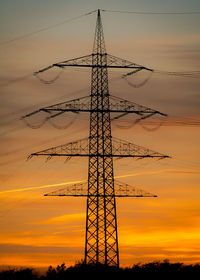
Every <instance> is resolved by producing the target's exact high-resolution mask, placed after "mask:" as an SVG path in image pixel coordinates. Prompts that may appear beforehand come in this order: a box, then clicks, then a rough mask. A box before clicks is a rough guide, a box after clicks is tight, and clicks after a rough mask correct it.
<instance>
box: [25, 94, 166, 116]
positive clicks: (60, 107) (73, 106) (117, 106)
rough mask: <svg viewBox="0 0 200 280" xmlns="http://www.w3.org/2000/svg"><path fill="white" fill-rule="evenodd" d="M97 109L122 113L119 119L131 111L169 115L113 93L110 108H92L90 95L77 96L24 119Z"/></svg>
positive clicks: (143, 113)
mask: <svg viewBox="0 0 200 280" xmlns="http://www.w3.org/2000/svg"><path fill="white" fill-rule="evenodd" d="M96 111H98V112H110V113H120V115H117V116H115V117H114V119H119V118H120V117H122V116H124V115H127V114H130V113H134V114H136V115H139V116H140V119H145V118H148V117H150V116H152V115H155V114H158V115H162V116H167V114H164V113H161V112H159V111H157V110H154V109H151V108H149V107H145V106H143V105H139V104H137V103H134V102H132V101H128V100H126V99H122V98H119V97H116V96H113V95H111V96H110V105H109V109H107V108H106V109H91V101H90V96H85V97H81V98H76V99H73V100H69V101H65V102H61V103H57V104H54V105H50V106H46V107H43V108H40V109H38V110H36V111H34V112H31V113H29V114H27V115H25V116H23V117H22V119H26V118H28V117H31V116H33V115H35V114H37V113H39V112H46V113H47V114H48V116H47V118H46V119H50V118H54V117H56V116H59V115H60V114H63V113H65V112H73V113H80V112H89V113H90V112H96Z"/></svg>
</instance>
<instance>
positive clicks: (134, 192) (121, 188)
mask: <svg viewBox="0 0 200 280" xmlns="http://www.w3.org/2000/svg"><path fill="white" fill-rule="evenodd" d="M87 184H88V183H87V181H85V182H83V183H77V184H71V185H67V186H66V187H64V188H62V189H59V190H56V191H53V192H50V193H47V194H45V195H44V196H70V197H71V196H74V197H88V196H90V197H97V196H99V197H104V196H105V195H104V194H90V195H89V194H88V188H87ZM110 196H112V197H113V196H114V197H117V198H118V197H119V198H120V197H157V195H154V194H152V193H150V192H147V191H144V190H142V189H139V188H136V187H133V186H130V185H128V184H126V183H123V182H120V181H118V180H115V193H114V194H106V197H110Z"/></svg>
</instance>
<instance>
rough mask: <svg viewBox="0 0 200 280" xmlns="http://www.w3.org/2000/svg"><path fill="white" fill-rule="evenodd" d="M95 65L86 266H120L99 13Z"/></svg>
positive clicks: (90, 136) (93, 74) (102, 41)
mask: <svg viewBox="0 0 200 280" xmlns="http://www.w3.org/2000/svg"><path fill="white" fill-rule="evenodd" d="M92 65H93V67H92V76H91V95H90V98H91V108H90V109H91V112H90V135H89V169H88V197H87V214H86V242H85V262H86V263H105V264H111V265H118V264H119V252H118V238H117V217H116V202H115V196H114V194H115V191H114V175H113V158H112V157H110V156H109V157H108V156H107V154H109V155H110V154H112V138H111V122H110V112H109V109H110V105H109V103H110V101H109V87H108V70H107V54H106V48H105V42H104V35H103V27H102V22H101V16H100V10H98V16H97V23H96V31H95V39H94V47H93V53H92ZM90 155H93V156H90ZM94 155H95V156H94ZM108 195H109V196H108Z"/></svg>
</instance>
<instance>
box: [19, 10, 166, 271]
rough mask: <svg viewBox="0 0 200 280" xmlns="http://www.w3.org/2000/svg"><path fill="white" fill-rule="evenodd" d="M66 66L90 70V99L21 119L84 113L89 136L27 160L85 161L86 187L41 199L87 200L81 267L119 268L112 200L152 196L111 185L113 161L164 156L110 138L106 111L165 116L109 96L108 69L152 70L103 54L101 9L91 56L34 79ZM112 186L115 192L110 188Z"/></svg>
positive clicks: (53, 107)
mask: <svg viewBox="0 0 200 280" xmlns="http://www.w3.org/2000/svg"><path fill="white" fill-rule="evenodd" d="M68 66H70V67H72V66H73V67H90V68H91V71H92V75H91V93H90V96H86V97H82V98H79V99H74V100H70V101H66V102H62V103H58V104H55V105H51V106H47V107H44V108H41V109H39V110H37V111H35V112H32V113H30V114H28V115H26V116H24V117H23V119H26V118H28V117H30V116H32V115H34V114H36V113H38V112H41V111H42V112H46V113H47V114H48V117H47V118H46V119H51V118H54V117H56V116H58V115H60V114H63V113H64V112H74V113H79V112H89V113H90V132H89V138H85V139H81V140H78V141H74V142H71V143H67V144H64V145H61V146H57V147H53V148H50V149H46V150H43V151H40V152H36V153H32V154H31V156H47V157H48V158H51V157H55V156H64V157H66V158H68V159H70V158H71V157H89V167H88V181H87V189H86V188H84V186H83V184H78V185H75V186H70V187H68V188H65V189H63V190H59V191H55V192H52V193H49V194H46V195H47V196H48V195H52V196H86V197H87V213H86V238H85V263H86V264H90V263H95V264H98V263H103V264H106V265H115V266H118V265H119V250H118V236H117V216H116V197H133V196H134V197H145V196H146V197H155V195H152V194H150V193H147V192H145V191H142V190H137V189H135V188H132V187H130V186H128V185H125V184H121V183H118V182H117V181H114V173H113V159H114V158H123V157H132V158H158V159H163V158H167V157H168V156H166V155H163V154H160V153H157V152H154V151H151V150H149V149H146V148H143V147H140V146H138V145H135V144H133V143H129V142H127V141H123V140H120V139H117V138H112V135H111V113H118V114H119V115H118V116H117V118H120V117H122V116H124V115H126V114H130V113H134V114H136V115H137V116H138V119H137V120H136V121H139V120H141V119H145V118H148V117H150V116H152V115H155V114H160V115H163V116H166V115H165V114H163V113H161V112H159V111H156V110H153V109H150V108H147V107H145V106H141V105H138V104H136V103H134V102H130V101H127V100H125V99H121V98H118V97H115V96H110V94H109V87H108V68H122V69H131V70H132V71H133V72H134V73H136V72H138V71H141V70H147V71H152V70H151V69H149V68H146V67H144V66H141V65H138V64H135V63H133V62H130V61H127V60H124V59H120V58H118V57H115V56H113V55H110V54H107V53H106V47H105V41H104V35H103V27H102V22H101V15H100V10H98V14H97V23H96V29H95V39H94V45H93V52H92V54H91V55H87V56H83V57H78V58H75V59H70V60H67V61H63V62H59V63H56V64H53V65H50V66H48V67H46V68H44V69H42V70H39V71H38V72H35V75H38V74H39V73H42V72H44V71H46V70H48V69H50V68H53V67H59V68H65V67H68ZM115 186H116V187H118V189H117V188H116V189H115Z"/></svg>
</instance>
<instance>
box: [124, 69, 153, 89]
mask: <svg viewBox="0 0 200 280" xmlns="http://www.w3.org/2000/svg"><path fill="white" fill-rule="evenodd" d="M134 73H135V72H134ZM131 74H133V72H131V73H128V74H126V75H123V76H122V78H123V79H124V80H125V81H126V82H127V84H128V85H129V86H131V87H133V88H140V87H142V86H144V85H145V84H146V83H147V82H148V81H149V80H150V78H151V76H152V74H153V71H150V73H149V76H148V77H147V78H146V79H144V80H143V81H142V82H140V83H137V84H134V83H133V82H132V81H130V80H129V79H128V76H130V75H131Z"/></svg>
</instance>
